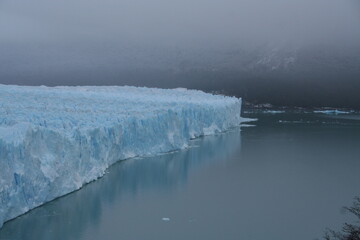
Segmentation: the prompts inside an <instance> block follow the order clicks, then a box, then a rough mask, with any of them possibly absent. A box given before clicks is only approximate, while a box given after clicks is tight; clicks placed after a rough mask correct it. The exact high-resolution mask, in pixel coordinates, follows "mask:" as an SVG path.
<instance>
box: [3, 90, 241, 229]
mask: <svg viewBox="0 0 360 240" xmlns="http://www.w3.org/2000/svg"><path fill="white" fill-rule="evenodd" d="M240 108H241V99H237V98H231V97H224V96H216V95H211V94H206V93H204V92H201V91H195V90H186V89H173V90H165V89H152V88H135V87H56V88H48V87H20V86H6V85H0V226H2V224H3V223H4V222H5V221H7V220H9V219H12V218H14V217H16V216H18V215H21V214H23V213H25V212H27V211H28V210H30V209H32V208H35V207H37V206H39V205H41V204H43V203H45V202H48V201H51V200H53V199H54V198H56V197H59V196H62V195H64V194H67V193H70V192H72V191H75V190H77V189H79V188H81V187H82V186H83V185H84V184H86V183H88V182H90V181H93V180H95V179H97V178H99V177H101V176H102V175H103V174H104V172H105V170H106V169H107V168H108V167H109V166H110V165H111V164H113V163H115V162H116V161H118V160H122V159H126V158H131V157H135V156H149V155H155V154H158V153H162V152H168V151H173V150H177V149H181V148H184V147H186V146H187V144H188V141H189V139H191V138H194V137H198V136H201V135H207V134H213V133H216V132H219V131H224V130H227V129H229V128H231V127H234V126H236V125H238V124H239V123H240V119H241V118H240Z"/></svg>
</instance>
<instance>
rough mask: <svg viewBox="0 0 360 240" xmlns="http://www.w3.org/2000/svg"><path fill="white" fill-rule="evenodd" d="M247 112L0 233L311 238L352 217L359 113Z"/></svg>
mask: <svg viewBox="0 0 360 240" xmlns="http://www.w3.org/2000/svg"><path fill="white" fill-rule="evenodd" d="M247 115H248V116H249V117H256V118H258V119H259V120H258V121H257V122H255V123H252V124H253V125H254V126H252V127H241V129H240V128H239V129H233V130H232V131H230V132H227V133H224V134H220V135H217V136H209V137H205V138H200V139H196V140H194V141H192V143H191V145H192V147H191V148H189V149H188V150H184V151H180V152H174V153H171V154H166V155H161V156H157V157H153V158H145V159H131V160H126V161H122V162H120V163H118V164H115V165H114V166H112V167H111V168H110V169H109V170H108V173H107V174H106V175H105V176H104V177H103V178H102V179H99V180H98V181H95V182H93V183H91V184H88V185H86V186H85V187H84V188H83V189H81V190H80V191H77V192H75V193H72V194H69V195H67V196H65V197H62V198H60V199H57V200H55V201H53V202H50V203H48V204H46V205H44V206H42V207H39V208H37V209H35V210H33V211H31V212H30V213H28V214H26V215H23V216H21V217H19V218H17V219H15V220H13V221H10V222H8V223H6V224H5V225H4V227H3V228H2V229H1V230H0V239H1V240H4V239H36V240H42V239H62V240H63V239H80V240H81V239H83V240H95V239H104V240H106V239H134V240H135V239H136V240H139V239H154V240H155V239H206V240H209V239H217V240H218V239H244V240H251V239H254V240H260V239H264V240H265V239H266V240H269V239H273V240H282V239H284V240H288V239H292V240H297V239H299V240H305V239H309V240H311V239H316V238H321V237H322V235H323V232H324V230H325V229H326V228H327V227H329V228H333V229H339V228H340V227H341V225H342V223H343V222H344V221H349V220H351V217H350V216H348V215H347V214H345V213H344V211H343V210H342V207H343V206H345V205H350V204H351V203H352V198H353V197H354V196H356V195H360V188H359V183H360V174H359V172H360V117H359V116H358V115H349V114H348V115H336V116H330V115H325V114H310V113H308V114H307V113H293V112H292V113H278V114H271V113H254V112H253V113H247ZM163 218H168V221H165V220H167V219H165V220H164V219H163Z"/></svg>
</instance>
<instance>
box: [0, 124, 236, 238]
mask: <svg viewBox="0 0 360 240" xmlns="http://www.w3.org/2000/svg"><path fill="white" fill-rule="evenodd" d="M240 141H241V140H240V129H233V130H232V131H230V132H227V133H224V134H219V135H216V136H207V137H204V138H199V139H195V140H193V141H192V142H191V146H190V148H189V149H186V150H183V151H178V152H173V153H168V154H163V155H160V156H155V157H149V158H143V159H129V160H126V161H121V162H119V163H117V164H115V165H113V166H112V167H111V168H110V169H109V170H108V173H107V174H106V175H105V176H104V177H103V178H101V179H99V180H97V181H95V182H92V183H90V184H88V185H86V186H85V187H83V188H82V189H81V190H79V191H77V192H74V193H71V194H69V195H67V196H65V197H62V198H59V199H57V200H55V201H52V202H50V203H47V204H45V205H44V206H41V207H39V208H36V209H34V210H32V211H31V212H29V213H28V214H25V215H23V216H20V217H18V218H16V219H15V220H12V221H10V222H8V223H6V224H5V225H4V226H3V228H2V229H1V230H0V239H1V240H3V239H37V240H41V239H54V240H56V239H61V240H63V239H82V238H84V237H85V238H87V237H86V236H83V234H84V232H85V231H86V230H87V229H91V228H97V227H98V226H99V225H101V224H103V223H102V222H101V221H103V220H102V216H103V215H104V213H103V211H106V210H108V211H116V209H118V208H119V206H121V205H122V204H123V202H124V204H125V205H126V201H137V200H139V199H141V198H142V196H143V194H144V193H145V194H146V193H149V192H150V193H152V194H168V193H171V192H173V191H177V190H178V189H179V188H183V187H186V184H187V181H188V177H189V175H190V174H192V173H194V174H196V173H197V172H198V171H201V170H202V169H203V168H206V166H208V165H210V164H223V161H224V159H229V158H231V156H232V155H234V154H235V153H236V152H237V151H239V148H240V145H241V144H240ZM118 214H122V212H121V211H119V213H118ZM144 214H146V213H144ZM105 215H106V214H105ZM129 218H131V216H129ZM110 221H111V220H110ZM121 227H122V226H119V228H118V229H119V231H121Z"/></svg>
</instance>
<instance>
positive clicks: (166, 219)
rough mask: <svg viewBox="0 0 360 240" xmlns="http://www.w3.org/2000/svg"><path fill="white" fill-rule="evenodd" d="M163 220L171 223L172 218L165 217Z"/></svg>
mask: <svg viewBox="0 0 360 240" xmlns="http://www.w3.org/2000/svg"><path fill="white" fill-rule="evenodd" d="M161 220H163V221H165V222H168V221H170V218H167V217H163V218H162V219H161Z"/></svg>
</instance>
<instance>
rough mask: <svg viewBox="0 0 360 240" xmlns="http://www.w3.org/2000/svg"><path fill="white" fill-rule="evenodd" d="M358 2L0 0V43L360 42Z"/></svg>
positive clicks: (280, 0)
mask: <svg viewBox="0 0 360 240" xmlns="http://www.w3.org/2000/svg"><path fill="white" fill-rule="evenodd" d="M359 5H360V4H359V1H357V0H152V1H149V0H56V1H55V0H53V1H51V0H31V1H28V0H0V43H9V42H11V43H12V44H19V45H28V44H32V43H49V44H57V43H64V42H74V43H75V42H80V43H81V42H97V43H99V42H100V43H101V42H113V44H115V45H121V44H128V43H135V44H139V45H142V44H144V45H160V46H161V45H164V44H165V45H168V46H176V45H180V46H184V47H186V46H188V45H192V46H204V45H207V44H208V45H209V46H212V45H218V46H230V45H233V44H234V45H245V46H246V44H250V43H280V44H281V43H283V42H287V43H289V42H290V43H294V44H309V43H322V42H324V41H325V42H331V43H339V44H343V43H345V42H349V41H350V42H351V41H352V42H356V41H359V40H360V6H359Z"/></svg>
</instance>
